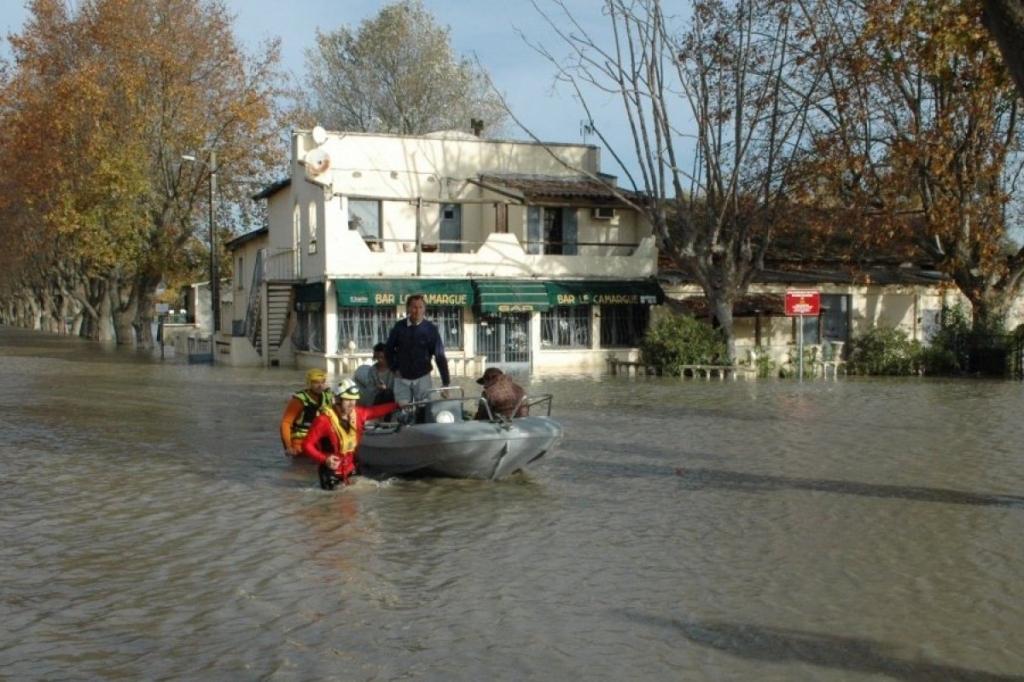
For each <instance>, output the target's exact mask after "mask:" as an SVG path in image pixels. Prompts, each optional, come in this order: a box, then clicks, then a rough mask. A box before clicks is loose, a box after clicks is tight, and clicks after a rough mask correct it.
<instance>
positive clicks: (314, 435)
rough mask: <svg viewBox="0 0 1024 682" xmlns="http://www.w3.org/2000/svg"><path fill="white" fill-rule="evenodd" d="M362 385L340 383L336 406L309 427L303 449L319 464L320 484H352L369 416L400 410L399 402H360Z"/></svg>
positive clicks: (325, 486)
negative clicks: (357, 447) (371, 403)
mask: <svg viewBox="0 0 1024 682" xmlns="http://www.w3.org/2000/svg"><path fill="white" fill-rule="evenodd" d="M358 400H359V387H358V386H356V383H355V382H354V381H352V380H351V379H345V380H344V381H342V382H341V383H340V384H338V390H337V391H335V393H334V407H332V408H331V409H329V410H325V411H324V412H321V413H320V414H319V415H317V417H316V419H314V420H313V424H312V425H311V426H310V427H309V433H308V434H307V435H306V440H305V441H303V443H302V452H303V453H304V454H305V455H306V456H307V457H309V458H310V459H312V460H314V461H316V462H317V463H319V465H320V466H319V467H318V468H317V475H318V476H319V477H320V487H321V488H323V489H324V490H334V488H335V487H336V486H337V485H338V483H342V484H346V485H347V484H348V478H349V476H351V475H352V474H354V473H355V471H356V446H358V445H359V439H360V438H361V437H362V435H363V426H364V425H365V424H366V421H367V420H369V419H378V418H380V417H383V416H385V415H388V414H391V413H392V412H394V411H395V410H396V409H398V403H394V402H392V403H383V404H381V405H373V406H369V407H368V406H363V405H357V404H356V401H358Z"/></svg>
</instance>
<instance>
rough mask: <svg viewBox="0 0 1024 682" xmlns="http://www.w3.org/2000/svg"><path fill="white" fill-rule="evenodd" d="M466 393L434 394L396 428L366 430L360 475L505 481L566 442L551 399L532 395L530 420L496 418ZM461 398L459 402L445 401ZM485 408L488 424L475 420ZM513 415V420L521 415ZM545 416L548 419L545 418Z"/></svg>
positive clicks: (527, 400) (403, 414)
mask: <svg viewBox="0 0 1024 682" xmlns="http://www.w3.org/2000/svg"><path fill="white" fill-rule="evenodd" d="M461 392H462V389H461V388H458V387H451V388H449V389H446V390H442V389H434V391H431V395H429V396H428V399H427V400H423V401H420V402H417V403H413V404H411V405H409V406H407V407H406V408H404V409H403V410H402V411H400V412H398V413H396V414H395V415H394V419H393V420H392V421H391V422H378V423H376V424H372V425H370V424H367V427H366V429H365V431H364V432H363V438H362V441H361V442H360V443H359V449H358V451H357V460H358V462H359V472H360V473H361V474H363V475H366V476H371V477H376V478H380V477H391V476H398V477H417V478H419V477H439V478H475V479H484V480H494V479H500V478H504V477H506V476H508V475H509V474H512V473H514V472H516V471H519V470H521V469H525V468H526V467H528V466H530V465H531V464H533V463H535V462H537V461H538V460H539V459H541V458H542V457H544V456H546V455H549V454H550V453H551V451H552V450H553V449H554V448H555V447H556V446H557V445H558V444H559V442H561V440H562V425H561V424H559V423H558V422H557V421H555V420H554V419H552V418H551V395H550V394H543V395H533V396H531V395H527V396H525V397H524V398H523V399H522V401H521V404H525V405H527V406H528V407H529V416H526V417H515V418H511V419H510V418H506V417H503V416H501V415H496V414H493V413H492V412H491V411H490V408H489V406H488V405H487V403H486V401H484V400H483V399H482V398H473V399H466V398H464V397H462V396H461ZM453 393H456V394H459V397H455V398H451V397H443V396H445V395H448V396H450V395H451V394H453ZM481 405H483V407H484V411H485V413H486V414H487V415H488V419H474V416H475V415H476V414H477V410H478V408H479V407H480V406H481ZM518 411H519V410H518V406H517V409H516V410H513V412H512V413H513V414H516V413H517V412H518ZM542 413H543V414H542Z"/></svg>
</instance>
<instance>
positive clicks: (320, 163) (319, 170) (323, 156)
mask: <svg viewBox="0 0 1024 682" xmlns="http://www.w3.org/2000/svg"><path fill="white" fill-rule="evenodd" d="M302 162H303V163H304V164H305V165H306V175H307V176H309V177H316V176H318V175H323V174H324V173H325V172H326V171H327V169H328V168H330V167H331V157H330V155H329V154H328V153H327V152H326V151H324V150H323V149H320V148H319V147H317V148H316V149H311V150H309V151H308V152H306V155H305V156H303V157H302Z"/></svg>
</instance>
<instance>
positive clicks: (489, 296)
mask: <svg viewBox="0 0 1024 682" xmlns="http://www.w3.org/2000/svg"><path fill="white" fill-rule="evenodd" d="M473 286H474V287H475V288H476V303H477V306H478V307H479V308H480V312H482V313H530V312H533V311H535V310H539V311H544V310H547V309H548V308H549V307H550V303H549V302H548V290H547V289H545V288H544V283H543V282H531V281H525V280H524V281H516V280H500V281H499V280H481V279H475V280H473Z"/></svg>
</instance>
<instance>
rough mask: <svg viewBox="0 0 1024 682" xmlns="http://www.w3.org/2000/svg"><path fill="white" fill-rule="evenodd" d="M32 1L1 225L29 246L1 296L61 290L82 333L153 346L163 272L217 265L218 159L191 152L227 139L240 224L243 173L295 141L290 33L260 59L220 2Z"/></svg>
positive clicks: (16, 49) (33, 296)
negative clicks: (79, 317)
mask: <svg viewBox="0 0 1024 682" xmlns="http://www.w3.org/2000/svg"><path fill="white" fill-rule="evenodd" d="M28 8H29V13H30V18H29V20H28V22H27V23H26V25H25V27H24V28H23V31H22V33H21V34H19V35H14V36H10V38H9V39H10V42H11V47H12V53H13V55H14V61H13V63H12V64H11V65H9V68H8V69H7V70H5V72H4V80H3V81H2V83H0V85H2V94H0V133H2V134H3V137H4V140H5V145H4V146H3V148H2V149H0V162H3V164H4V167H5V168H6V169H8V170H9V173H8V174H7V177H5V179H4V182H3V183H2V184H0V215H2V217H3V220H2V221H0V229H3V230H4V231H5V233H6V236H10V235H11V234H12V233H14V234H15V235H16V237H17V238H16V239H15V240H14V243H17V244H18V245H19V250H18V252H16V253H14V254H4V255H3V256H2V257H3V258H5V259H7V264H9V265H10V266H11V268H10V269H9V272H8V273H7V276H6V277H5V279H4V281H3V284H4V289H3V291H2V295H3V296H4V297H5V298H11V297H14V298H17V299H19V300H20V301H21V302H22V304H21V306H20V308H21V309H22V310H35V311H36V313H38V312H39V311H40V310H42V309H44V308H48V307H52V306H53V303H52V299H53V296H52V294H48V293H47V292H58V293H59V296H60V297H62V299H64V300H73V301H74V302H75V303H76V304H77V306H78V307H79V309H80V310H81V311H82V313H83V316H84V317H83V321H82V325H81V333H82V334H83V335H84V336H87V337H90V338H100V339H103V338H107V337H108V336H109V337H111V338H113V339H114V340H116V341H117V342H118V343H132V342H133V341H135V342H138V343H141V344H142V345H150V344H151V343H152V338H151V332H150V324H149V322H150V321H151V319H152V317H153V308H154V305H153V303H154V296H155V292H156V290H157V287H158V285H159V284H160V283H161V282H162V281H164V280H169V279H172V278H174V277H180V276H191V279H193V280H195V279H197V278H199V277H202V275H203V274H205V272H206V268H205V267H203V264H204V263H207V262H209V252H208V250H207V249H206V244H208V243H209V239H208V234H205V233H204V231H205V230H206V229H207V221H206V219H205V216H206V214H207V211H208V204H207V203H206V202H207V201H208V196H207V192H206V187H207V186H208V184H207V183H208V181H209V174H210V172H211V170H212V168H211V167H210V166H209V165H207V164H203V163H192V164H187V163H186V164H183V162H182V156H183V155H186V154H190V155H195V156H197V157H199V158H208V155H209V153H210V152H211V151H212V150H216V151H217V154H218V157H219V159H220V163H219V164H218V166H219V168H218V171H219V175H220V180H221V182H220V186H221V187H222V188H223V190H222V194H221V199H222V203H221V204H219V205H218V206H217V207H216V211H217V212H218V215H220V216H222V218H223V219H222V220H218V221H217V222H218V224H220V225H227V224H228V221H227V218H228V217H229V216H231V217H234V218H240V219H242V220H245V219H246V218H247V216H248V215H249V212H250V211H251V208H250V206H249V203H250V202H248V201H247V200H246V199H245V195H246V193H247V190H248V188H247V187H245V186H244V185H239V184H236V183H234V182H232V180H233V178H238V177H242V178H247V179H253V178H258V177H260V176H261V175H263V174H264V173H265V172H266V170H267V169H268V168H270V166H271V163H272V159H273V158H274V156H275V155H276V154H277V153H279V152H281V151H282V150H283V144H282V139H281V136H280V135H279V134H278V131H279V128H278V124H279V121H277V120H276V118H275V115H276V108H275V103H274V98H275V97H276V96H277V95H279V94H280V92H281V88H280V83H281V79H280V76H279V75H278V74H277V71H276V65H277V62H278V60H279V55H278V46H277V43H276V42H273V41H272V42H269V43H267V44H266V45H264V46H263V47H262V51H261V52H258V53H257V54H256V56H253V57H249V56H247V55H246V54H245V53H243V51H242V50H241V49H240V47H239V46H238V44H237V41H236V40H235V38H234V35H233V32H232V22H233V17H232V15H230V14H229V13H228V12H227V10H226V9H225V7H224V5H223V3H222V2H220V1H219V0H207V1H203V0H87V1H86V2H82V3H79V4H77V6H76V7H75V8H74V9H72V8H71V7H70V6H68V5H67V3H64V2H60V1H59V0H33V1H32V2H30V3H29V6H28ZM125 36H131V37H132V38H131V40H126V39H125ZM218 241H219V240H218ZM56 273H60V276H59V277H57V276H55V275H56ZM43 314H44V315H50V312H49V311H48V312H45V313H43ZM51 316H52V315H51ZM26 323H28V324H34V323H33V322H32V321H26Z"/></svg>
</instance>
